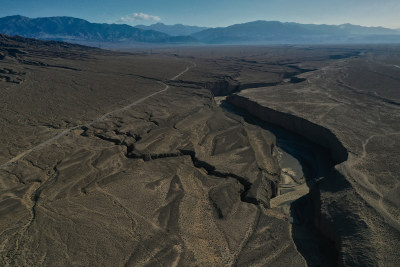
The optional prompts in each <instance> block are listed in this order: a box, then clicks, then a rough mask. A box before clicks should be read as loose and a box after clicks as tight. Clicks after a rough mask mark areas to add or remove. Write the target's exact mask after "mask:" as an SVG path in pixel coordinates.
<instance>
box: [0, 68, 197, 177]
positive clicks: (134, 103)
mask: <svg viewBox="0 0 400 267" xmlns="http://www.w3.org/2000/svg"><path fill="white" fill-rule="evenodd" d="M190 63H191V64H192V65H191V66H187V67H186V69H185V70H183V71H182V72H180V73H178V74H177V75H176V76H174V77H172V78H171V79H169V81H174V80H176V79H178V78H179V77H180V76H182V75H183V74H185V73H186V72H188V71H189V70H190V69H191V68H195V67H197V65H196V63H194V62H190ZM158 83H160V84H162V85H164V86H165V87H164V89H162V90H160V91H157V92H155V93H152V94H150V95H147V96H145V97H142V98H140V99H138V100H136V101H134V102H133V103H131V104H129V105H127V106H124V107H122V108H118V109H115V110H112V111H110V112H107V113H105V114H103V115H102V116H101V117H98V118H97V119H95V120H93V121H92V122H90V123H86V124H82V125H78V126H75V127H71V128H68V129H65V130H63V131H62V132H61V133H58V134H57V135H56V136H54V137H52V138H50V139H48V140H46V141H44V142H42V143H40V144H38V145H36V146H34V147H32V148H30V149H28V150H26V151H24V152H22V153H20V154H18V155H17V156H15V157H13V158H12V159H10V160H9V161H7V162H6V163H3V164H1V165H0V169H2V168H4V167H6V166H8V165H10V164H13V163H15V162H17V161H18V160H20V159H23V158H24V157H25V156H27V155H28V154H30V153H31V152H33V151H35V150H38V149H40V148H42V147H44V146H46V145H49V144H51V143H53V142H54V141H56V140H57V139H59V138H60V137H63V136H65V135H67V134H68V133H70V132H71V131H73V130H76V129H79V128H81V127H83V126H90V125H92V124H94V123H97V122H101V121H103V120H105V119H106V118H107V117H109V116H110V115H113V114H115V113H118V112H121V111H125V110H128V109H130V108H131V107H133V106H136V105H138V104H140V103H142V102H144V101H146V100H147V99H149V98H151V97H153V96H156V95H158V94H161V93H163V92H165V91H167V90H168V89H169V88H170V86H169V85H167V84H166V83H164V82H161V81H159V82H158Z"/></svg>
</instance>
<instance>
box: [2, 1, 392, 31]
mask: <svg viewBox="0 0 400 267" xmlns="http://www.w3.org/2000/svg"><path fill="white" fill-rule="evenodd" d="M2 7H3V8H2V9H1V10H0V17H5V16H12V15H22V16H26V17H30V18H36V17H52V16H69V17H76V18H81V19H85V20H88V21H90V22H96V23H119V24H122V23H124V24H128V25H131V26H136V25H140V24H142V25H150V24H154V23H157V22H161V23H164V24H167V25H173V24H184V25H193V26H201V27H213V28H214V27H226V26H229V25H233V24H240V23H245V22H251V21H256V20H266V21H281V22H296V23H302V24H329V25H341V24H346V23H350V24H354V25H360V26H368V27H371V26H372V27H379V26H380V27H385V28H391V29H399V28H400V20H399V19H398V14H400V1H396V0H388V1H385V2H384V3H382V2H381V1H376V0H347V1H346V0H336V1H325V0H324V1H316V0H309V1H298V0H283V1H282V0H280V1H278V0H270V1H263V0H250V1H247V2H242V1H228V0H220V1H210V0H204V1H199V2H196V3H193V2H192V3H189V2H183V3H181V2H180V1H177V0H172V1H169V2H168V3H165V2H164V1H161V0H153V1H146V2H141V1H128V0H115V1H112V2H110V1H106V0H98V1H95V0H83V1H77V0H70V1H57V3H56V4H55V3H54V2H53V1H50V0H38V1H34V2H33V1H27V0H15V1H9V2H6V3H3V4H2Z"/></svg>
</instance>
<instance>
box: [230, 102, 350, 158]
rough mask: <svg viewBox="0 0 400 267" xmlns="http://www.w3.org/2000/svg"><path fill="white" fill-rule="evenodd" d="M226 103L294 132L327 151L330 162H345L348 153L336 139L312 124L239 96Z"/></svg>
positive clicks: (329, 132) (326, 130)
mask: <svg viewBox="0 0 400 267" xmlns="http://www.w3.org/2000/svg"><path fill="white" fill-rule="evenodd" d="M227 101H228V102H229V103H231V104H232V105H234V106H237V107H239V108H241V109H244V110H246V111H247V112H248V113H250V114H251V115H253V116H256V117H258V118H260V119H261V120H263V121H266V122H269V123H272V124H275V125H278V126H280V127H282V128H284V129H286V130H289V131H291V132H295V133H296V134H298V135H301V136H303V137H305V138H306V139H308V140H310V141H311V142H314V143H316V144H318V145H320V146H323V147H325V148H327V149H329V151H330V153H331V157H332V160H333V161H334V163H335V164H339V163H341V162H344V161H346V160H347V157H348V152H347V150H346V148H345V147H344V146H343V144H342V143H341V142H340V141H339V140H338V138H337V137H336V136H335V135H334V134H333V133H332V132H331V131H329V130H328V129H326V128H324V127H322V126H320V125H318V124H315V123H312V122H310V121H308V120H306V119H304V118H300V117H296V116H294V115H291V114H287V113H283V112H280V111H277V110H274V109H271V108H268V107H265V106H261V105H260V104H258V103H256V102H254V101H251V100H249V99H247V98H246V97H243V96H239V95H232V96H230V97H228V98H227Z"/></svg>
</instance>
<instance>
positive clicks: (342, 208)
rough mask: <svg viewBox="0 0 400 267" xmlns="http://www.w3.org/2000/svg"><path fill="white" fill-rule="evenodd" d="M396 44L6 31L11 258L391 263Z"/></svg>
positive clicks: (0, 241)
mask: <svg viewBox="0 0 400 267" xmlns="http://www.w3.org/2000/svg"><path fill="white" fill-rule="evenodd" d="M399 49H400V48H399V47H398V46H395V45H380V46H372V45H371V46H367V45H358V46H355V45H354V46H350V45H349V46H326V45H324V46H247V47H245V46H220V47H218V46H214V47H174V48H166V47H160V48H157V49H152V51H151V52H149V51H147V50H146V49H137V50H132V51H129V52H112V51H107V50H101V49H96V48H89V47H85V46H80V45H72V44H67V43H61V42H42V41H38V40H33V39H25V38H21V37H8V36H5V35H1V36H0V95H1V100H0V101H1V102H0V109H1V110H2V112H1V115H0V124H1V126H2V127H1V136H2V137H1V140H2V142H1V143H0V148H1V149H0V151H1V153H0V190H1V199H0V213H1V216H0V229H1V234H0V248H1V250H0V263H1V264H2V265H3V266H26V265H43V266H53V265H59V266H69V265H78V266H87V265H117V266H137V265H140V266H142V265H162V266H165V265H168V266H188V265H189V266H226V265H229V266H232V265H234V266H248V265H256V266H265V265H279V266H282V265H285V266H336V265H344V266H347V265H351V266H352V265H359V266H377V265H379V266H381V265H382V266H394V265H395V263H396V262H397V261H398V260H399V253H398V249H399V245H398V244H399V242H398V241H400V227H399V204H400V203H399V198H398V196H399V194H398V193H399V189H398V188H399V187H398V186H399V181H398V178H399V175H398V174H399V169H398V166H397V164H396V163H397V162H398V160H400V158H399V153H398V151H400V150H399V144H400V142H399V140H398V133H399V132H400V129H399V127H400V124H399V123H398V121H399V115H400V112H399V104H398V103H399V98H400V95H399V91H398V88H399V83H400V79H399V77H400V70H399V69H398V68H396V67H394V66H398V65H399V64H400V57H397V56H394V55H399Z"/></svg>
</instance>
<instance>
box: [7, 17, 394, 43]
mask: <svg viewBox="0 0 400 267" xmlns="http://www.w3.org/2000/svg"><path fill="white" fill-rule="evenodd" d="M199 30H200V31H199ZM0 33H3V34H6V35H10V36H14V35H19V36H22V37H28V38H36V39H42V40H58V41H66V42H73V43H79V44H86V45H87V44H89V45H103V44H108V45H109V44H112V46H109V47H113V48H118V47H121V46H124V47H125V48H129V47H131V46H132V45H134V44H138V43H139V44H140V43H144V44H146V43H150V44H201V43H202V44H305V43H306V44H323V43H343V44H346V43H400V31H399V30H398V29H387V28H383V27H364V26H358V25H352V24H342V25H324V24H323V25H316V24H300V23H294V22H279V21H253V22H247V23H243V24H235V25H231V26H228V27H219V28H208V29H204V27H197V26H185V25H182V24H176V25H165V24H162V23H156V24H153V25H150V26H144V25H138V26H137V27H132V26H129V25H126V24H106V23H91V22H88V21H86V20H83V19H78V18H72V17H46V18H35V19H31V18H27V17H23V16H18V15H17V16H8V17H3V18H0ZM178 35H179V36H178ZM106 46H107V45H106Z"/></svg>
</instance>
